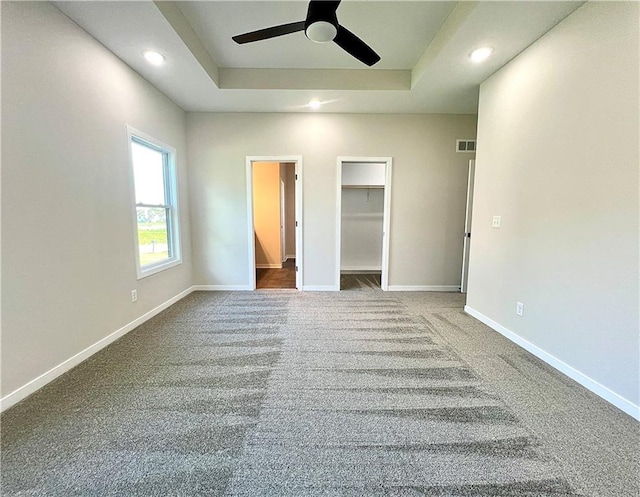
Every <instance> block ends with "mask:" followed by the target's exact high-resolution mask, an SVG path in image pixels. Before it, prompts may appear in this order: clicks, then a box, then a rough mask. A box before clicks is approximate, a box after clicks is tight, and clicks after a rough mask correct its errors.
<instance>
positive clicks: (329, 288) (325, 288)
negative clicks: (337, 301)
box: [302, 285, 340, 292]
mask: <svg viewBox="0 0 640 497" xmlns="http://www.w3.org/2000/svg"><path fill="white" fill-rule="evenodd" d="M302 291H303V292H339V291H340V287H336V286H335V285H304V286H303V287H302Z"/></svg>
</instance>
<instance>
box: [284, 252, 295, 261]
mask: <svg viewBox="0 0 640 497" xmlns="http://www.w3.org/2000/svg"><path fill="white" fill-rule="evenodd" d="M295 258H296V254H289V255H285V256H284V262H286V261H288V260H289V259H295Z"/></svg>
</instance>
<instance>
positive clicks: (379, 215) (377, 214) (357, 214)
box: [342, 212, 383, 219]
mask: <svg viewBox="0 0 640 497" xmlns="http://www.w3.org/2000/svg"><path fill="white" fill-rule="evenodd" d="M342 217H343V218H346V217H370V218H378V219H382V218H383V213H382V212H354V213H343V214H342Z"/></svg>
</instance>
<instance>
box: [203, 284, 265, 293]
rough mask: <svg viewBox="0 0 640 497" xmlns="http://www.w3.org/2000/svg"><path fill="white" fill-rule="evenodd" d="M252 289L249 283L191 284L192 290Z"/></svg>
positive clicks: (236, 290) (239, 290)
mask: <svg viewBox="0 0 640 497" xmlns="http://www.w3.org/2000/svg"><path fill="white" fill-rule="evenodd" d="M252 290H253V288H251V286H250V285H193V286H192V287H191V291H193V292H198V291H200V292H222V291H225V292H226V291H229V292H246V291H252Z"/></svg>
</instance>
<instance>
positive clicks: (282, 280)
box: [256, 259, 296, 289]
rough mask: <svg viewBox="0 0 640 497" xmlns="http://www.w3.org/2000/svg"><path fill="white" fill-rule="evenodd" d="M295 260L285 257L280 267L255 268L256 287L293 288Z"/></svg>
mask: <svg viewBox="0 0 640 497" xmlns="http://www.w3.org/2000/svg"><path fill="white" fill-rule="evenodd" d="M295 287H296V260H295V259H287V261H286V262H283V263H282V269H277V268H276V269H271V268H270V269H256V288H257V289H260V288H295Z"/></svg>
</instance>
